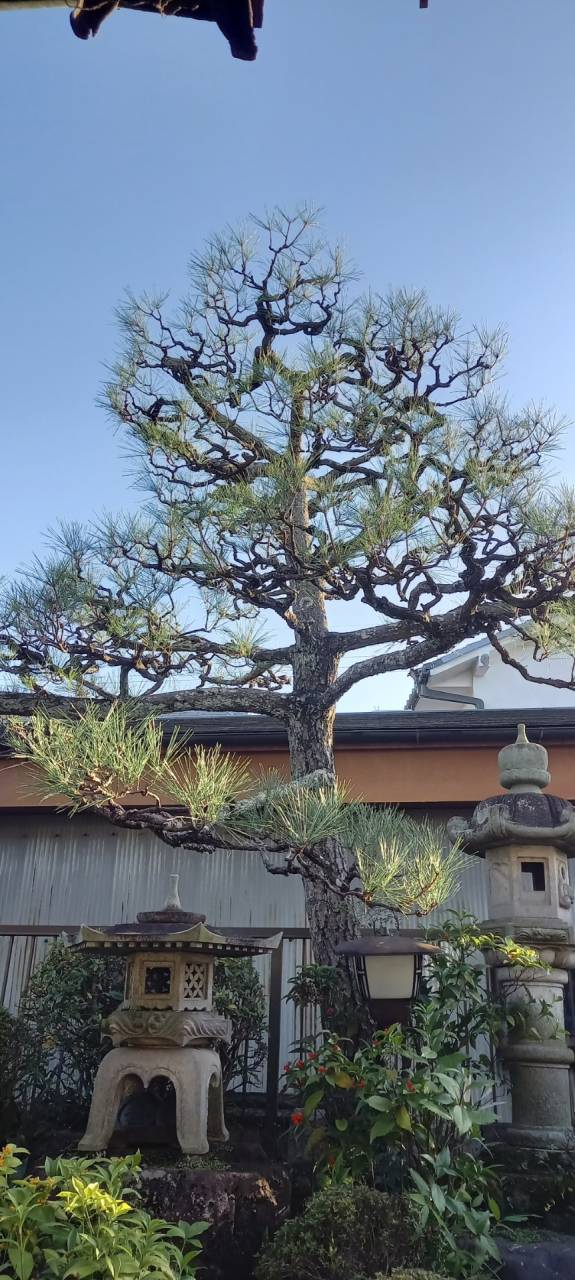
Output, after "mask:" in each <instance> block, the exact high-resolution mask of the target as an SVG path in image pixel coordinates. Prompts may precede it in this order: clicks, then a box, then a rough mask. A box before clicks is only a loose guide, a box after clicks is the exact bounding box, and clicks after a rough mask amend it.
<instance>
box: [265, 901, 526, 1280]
mask: <svg viewBox="0 0 575 1280" xmlns="http://www.w3.org/2000/svg"><path fill="white" fill-rule="evenodd" d="M433 936H434V937H435V938H436V939H437V940H441V942H442V944H443V945H442V947H441V949H440V951H439V952H438V954H436V955H434V956H432V957H430V959H429V961H428V969H427V974H426V982H427V986H428V989H429V991H430V992H432V993H433V998H432V999H428V1000H421V1001H419V1002H418V1003H417V1004H416V1005H415V1007H414V1009H413V1010H412V1017H411V1023H410V1025H409V1026H407V1027H400V1026H399V1025H395V1026H392V1027H389V1028H387V1030H385V1031H378V1032H377V1033H376V1034H375V1035H374V1037H373V1039H372V1042H371V1044H369V1045H366V1044H364V1045H362V1046H360V1047H359V1048H356V1049H355V1050H354V1048H353V1046H349V1047H348V1046H347V1045H346V1044H345V1043H344V1042H343V1041H341V1040H340V1039H338V1037H337V1036H335V1035H333V1034H330V1033H329V1032H321V1033H320V1035H319V1037H318V1038H317V1039H316V1040H315V1041H314V1042H313V1043H312V1044H311V1045H310V1047H309V1049H308V1051H307V1052H306V1053H305V1054H304V1055H302V1057H301V1058H300V1059H298V1060H297V1061H296V1062H294V1063H292V1064H291V1065H289V1066H288V1068H287V1071H286V1086H287V1087H288V1088H289V1089H290V1090H292V1091H294V1093H295V1096H296V1098H297V1099H298V1105H297V1109H296V1110H295V1111H294V1113H293V1115H292V1124H293V1126H294V1129H295V1130H296V1132H297V1133H299V1134H301V1135H302V1137H303V1139H304V1140H305V1142H306V1148H307V1151H308V1154H309V1155H311V1156H312V1157H313V1159H314V1162H315V1168H316V1175H317V1177H318V1179H319V1181H320V1183H322V1184H324V1185H330V1184H334V1183H335V1184H348V1183H350V1182H357V1181H366V1182H369V1183H372V1184H373V1183H375V1184H376V1185H377V1184H378V1183H380V1182H381V1180H382V1179H383V1181H384V1184H386V1185H387V1186H390V1185H392V1182H393V1185H395V1187H396V1188H399V1189H400V1190H401V1191H403V1192H404V1193H405V1194H408V1195H409V1196H410V1198H411V1200H412V1202H413V1204H414V1206H415V1207H416V1210H417V1215H418V1224H419V1231H420V1233H421V1235H422V1236H423V1237H424V1238H425V1239H426V1240H427V1241H428V1243H429V1251H430V1261H431V1262H432V1263H437V1264H439V1265H441V1267H443V1268H444V1269H445V1270H446V1272H447V1273H448V1274H449V1275H450V1276H454V1277H467V1276H475V1275H477V1274H479V1273H480V1272H481V1270H482V1269H483V1267H484V1266H485V1265H486V1263H487V1262H488V1261H489V1259H490V1258H496V1257H497V1250H496V1247H495V1245H494V1243H493V1239H492V1234H491V1232H492V1228H493V1226H494V1225H495V1224H496V1223H498V1222H499V1221H500V1220H501V1216H502V1210H501V1207H500V1191H499V1188H498V1180H497V1177H496V1175H495V1173H494V1171H493V1170H492V1169H489V1168H487V1167H486V1166H485V1164H484V1163H482V1162H481V1161H480V1160H479V1159H478V1158H477V1156H476V1155H474V1154H472V1152H471V1151H470V1149H469V1144H470V1142H474V1143H477V1142H480V1140H481V1131H482V1129H483V1127H484V1126H485V1125H486V1124H488V1123H491V1122H492V1121H494V1120H495V1119H496V1116H495V1115H494V1113H493V1112H492V1111H491V1109H490V1102H491V1097H492V1092H493V1084H494V1081H493V1076H492V1065H491V1059H490V1056H489V1054H488V1052H487V1051H486V1049H484V1050H483V1052H482V1051H481V1050H482V1045H483V1042H484V1041H485V1040H486V1039H487V1038H488V1037H491V1036H494V1035H497V1034H499V1033H500V1032H501V1031H502V1030H503V1029H504V1027H506V1026H507V1025H508V1023H509V1020H511V1022H513V1019H514V1016H515V1015H514V1011H513V1009H512V1008H507V1007H505V1006H503V1005H502V1004H500V1003H498V1002H497V1001H495V1000H494V999H493V998H491V997H490V995H489V993H488V992H487V990H486V985H485V968H484V965H483V963H482V961H481V949H489V950H496V951H497V952H498V953H499V954H500V955H501V956H502V959H503V960H504V961H507V963H508V964H510V963H512V964H513V965H514V966H515V967H516V969H517V973H518V979H517V980H518V982H519V980H520V973H521V968H522V967H523V968H526V967H529V968H531V967H532V966H533V965H534V964H537V963H538V961H537V958H536V956H535V955H534V953H533V952H532V950H531V949H530V948H527V947H521V946H520V945H519V944H517V943H516V942H515V941H514V940H512V939H506V938H501V937H498V936H497V935H494V934H485V933H483V932H482V931H481V929H480V928H479V927H478V925H477V924H476V923H475V922H474V921H473V920H472V918H471V917H469V916H459V917H457V916H451V917H448V919H447V920H446V921H445V923H444V924H443V925H442V926H441V929H440V930H435V931H433ZM327 990H329V991H330V995H331V992H333V993H334V994H336V995H337V987H336V986H329V984H328V983H327V980H326V978H325V976H324V975H323V973H322V972H321V971H314V970H313V969H312V971H311V972H310V971H309V970H306V971H304V972H303V973H302V975H301V977H300V978H299V979H298V981H296V982H295V983H294V984H293V986H292V991H293V992H294V993H295V999H296V1000H297V1001H299V1002H300V1003H302V1004H305V1003H306V1002H307V1001H309V1002H313V1003H315V1002H316V1001H317V998H318V996H319V997H320V1003H321V997H322V993H323V992H327ZM463 1237H467V1238H468V1240H469V1241H470V1243H469V1244H468V1245H465V1246H464V1245H462V1244H461V1239H462V1238H463Z"/></svg>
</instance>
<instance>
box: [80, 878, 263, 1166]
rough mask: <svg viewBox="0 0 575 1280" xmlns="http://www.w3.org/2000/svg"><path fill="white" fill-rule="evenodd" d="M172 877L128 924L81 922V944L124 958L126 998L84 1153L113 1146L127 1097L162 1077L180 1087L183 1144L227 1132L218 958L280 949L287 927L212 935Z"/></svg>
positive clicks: (226, 1029) (226, 1027) (225, 1029)
mask: <svg viewBox="0 0 575 1280" xmlns="http://www.w3.org/2000/svg"><path fill="white" fill-rule="evenodd" d="M170 880H171V888H170V893H169V895H168V898H167V899H166V902H165V904H164V906H163V908H162V909H161V910H160V911H141V912H139V914H138V917H137V920H136V921H135V922H134V923H129V924H116V925H100V926H95V925H83V926H82V929H81V930H80V935H79V938H78V941H77V942H76V943H75V946H76V947H78V948H79V949H81V950H84V951H96V952H99V953H102V952H103V953H107V952H110V951H115V952H117V953H120V954H121V955H124V956H126V958H127V964H126V977H125V987H124V999H123V1001H122V1004H121V1005H120V1006H119V1007H118V1008H117V1009H116V1010H114V1012H113V1013H112V1014H111V1015H110V1017H109V1018H108V1020H107V1031H108V1034H109V1035H110V1037H111V1040H112V1044H113V1048H112V1049H111V1051H110V1052H109V1053H108V1054H106V1056H105V1058H104V1059H103V1060H102V1062H101V1064H100V1067H99V1070H98V1073H97V1076H96V1080H95V1082H94V1092H93V1096H92V1104H91V1108H90V1115H89V1119H88V1127H87V1129H86V1133H85V1134H84V1137H83V1138H82V1140H81V1142H80V1143H79V1146H80V1148H81V1150H84V1151H101V1150H104V1149H105V1148H106V1147H107V1145H108V1143H109V1141H110V1138H111V1136H112V1133H113V1130H114V1127H115V1123H116V1118H117V1115H118V1111H119V1108H120V1107H121V1105H122V1103H123V1102H124V1101H125V1100H126V1098H127V1097H128V1096H129V1095H130V1093H133V1092H135V1091H136V1090H138V1089H140V1088H142V1087H144V1088H145V1089H146V1088H147V1087H148V1086H149V1084H150V1082H151V1081H152V1080H154V1079H156V1078H157V1077H158V1076H163V1077H165V1078H166V1079H168V1080H170V1081H171V1083H172V1084H173V1086H174V1089H175V1094H176V1130H177V1135H178V1141H179V1144H180V1146H181V1148H182V1150H183V1151H185V1152H187V1153H189V1154H194V1155H200V1154H204V1153H205V1152H206V1151H208V1150H209V1138H210V1137H211V1138H212V1140H213V1141H226V1139H227V1137H228V1134H227V1130H226V1128H225V1125H224V1114H223V1090H222V1073H221V1063H220V1059H219V1054H218V1052H217V1046H218V1043H220V1042H226V1041H229V1039H230V1037H231V1024H230V1022H229V1020H228V1019H227V1018H222V1017H221V1016H220V1015H219V1014H218V1013H216V1012H215V1011H214V1009H213V982H214V963H215V961H216V959H218V958H224V959H225V958H231V957H233V956H254V955H263V954H266V953H267V952H270V951H273V950H274V949H275V948H276V947H277V946H278V945H279V943H280V941H281V934H277V935H275V936H274V937H271V938H265V939H264V938H252V937H228V936H225V935H223V934H219V933H215V932H214V931H213V930H211V929H209V928H207V926H206V924H205V916H203V915H194V914H193V913H191V912H188V911H184V910H182V907H181V904H180V900H179V896H178V876H177V875H174V876H171V877H170Z"/></svg>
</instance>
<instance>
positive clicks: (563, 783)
mask: <svg viewBox="0 0 575 1280" xmlns="http://www.w3.org/2000/svg"><path fill="white" fill-rule="evenodd" d="M497 751H498V747H497V746H495V745H487V746H466V745H456V746H452V745H449V746H435V747H434V746H425V747H415V746H400V747H387V746H386V747H347V748H346V747H342V748H340V749H339V750H338V751H337V752H336V761H337V770H338V774H339V776H340V778H341V779H342V780H343V781H345V782H347V783H348V785H349V788H350V792H351V793H352V794H353V795H354V796H358V797H359V796H361V797H362V798H363V799H364V800H368V801H371V802H379V803H380V804H409V805H411V804H447V805H449V804H469V803H473V804H475V803H476V802H477V800H480V799H482V798H483V797H484V796H488V795H493V794H494V793H495V792H497V791H498V790H499V787H498V785H497ZM237 754H240V755H244V756H247V758H248V759H249V762H250V768H251V771H252V772H253V773H254V774H255V775H257V774H258V773H260V772H262V771H263V772H265V771H266V770H268V769H270V768H273V769H278V770H280V771H281V772H282V773H285V775H286V776H288V758H287V752H286V751H284V750H283V749H281V748H278V749H277V750H274V749H269V750H267V751H246V752H243V753H237ZM549 765H550V770H551V790H552V791H554V792H555V793H556V794H557V795H562V796H565V797H566V799H569V800H573V799H575V745H570V744H569V745H563V744H561V745H556V746H552V747H550V748H549ZM61 803H62V801H59V800H58V798H57V797H56V798H52V799H50V800H49V801H46V800H43V799H42V792H41V785H40V781H39V779H38V777H37V775H35V774H34V771H33V770H32V769H30V768H29V767H28V766H27V765H22V764H14V763H13V762H12V761H10V760H0V810H1V809H7V808H18V809H22V808H24V809H25V808H35V807H37V806H41V807H42V808H54V807H55V806H58V805H59V804H61Z"/></svg>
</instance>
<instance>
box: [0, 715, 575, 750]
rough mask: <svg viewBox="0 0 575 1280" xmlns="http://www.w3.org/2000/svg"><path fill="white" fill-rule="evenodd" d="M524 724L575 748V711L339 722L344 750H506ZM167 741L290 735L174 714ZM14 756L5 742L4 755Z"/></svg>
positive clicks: (236, 742) (252, 718)
mask: <svg viewBox="0 0 575 1280" xmlns="http://www.w3.org/2000/svg"><path fill="white" fill-rule="evenodd" d="M520 723H522V724H525V725H526V727H527V733H528V736H529V738H530V740H531V741H532V742H542V743H554V742H556V743H560V742H565V743H575V706H573V707H511V708H509V707H497V708H494V709H491V710H489V711H468V710H465V711H409V710H406V711H351V712H350V711H342V712H340V713H339V715H336V717H335V743H336V746H337V747H339V748H345V747H356V748H361V747H378V746H381V747H386V746H387V747H389V746H393V745H395V744H397V745H398V746H399V745H411V746H431V745H433V744H435V743H437V744H444V745H457V744H459V743H468V744H477V745H479V744H481V743H493V744H497V743H499V744H501V745H504V744H505V743H506V742H509V741H510V740H511V739H512V738H513V737H514V735H515V732H516V729H517V725H518V724H520ZM163 726H164V741H165V742H166V743H167V742H169V740H170V738H171V736H172V734H173V732H174V731H175V730H179V731H180V732H181V733H182V734H184V733H185V734H186V735H189V737H190V739H191V743H192V745H195V744H198V745H203V746H215V745H216V744H217V743H221V744H222V746H224V747H226V748H229V749H232V750H234V749H235V750H240V751H241V750H252V751H265V750H266V749H267V748H279V749H281V748H282V747H283V748H284V749H285V748H287V730H286V727H285V725H284V724H282V723H281V721H279V720H274V719H272V718H271V716H256V715H243V714H237V713H234V714H231V713H225V714H219V713H214V714H211V713H209V712H208V713H206V712H200V713H198V714H197V715H196V714H194V713H190V714H187V715H181V716H176V715H172V716H169V717H167V718H165V719H164V721H163ZM9 754H10V748H9V747H8V745H7V743H6V742H2V741H1V740H0V756H7V755H9Z"/></svg>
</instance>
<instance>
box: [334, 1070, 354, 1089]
mask: <svg viewBox="0 0 575 1280" xmlns="http://www.w3.org/2000/svg"><path fill="white" fill-rule="evenodd" d="M334 1078H335V1083H336V1084H337V1085H338V1086H339V1088H340V1089H353V1080H352V1078H351V1076H350V1075H348V1073H347V1071H338V1072H337V1075H336V1076H335V1077H334Z"/></svg>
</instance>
